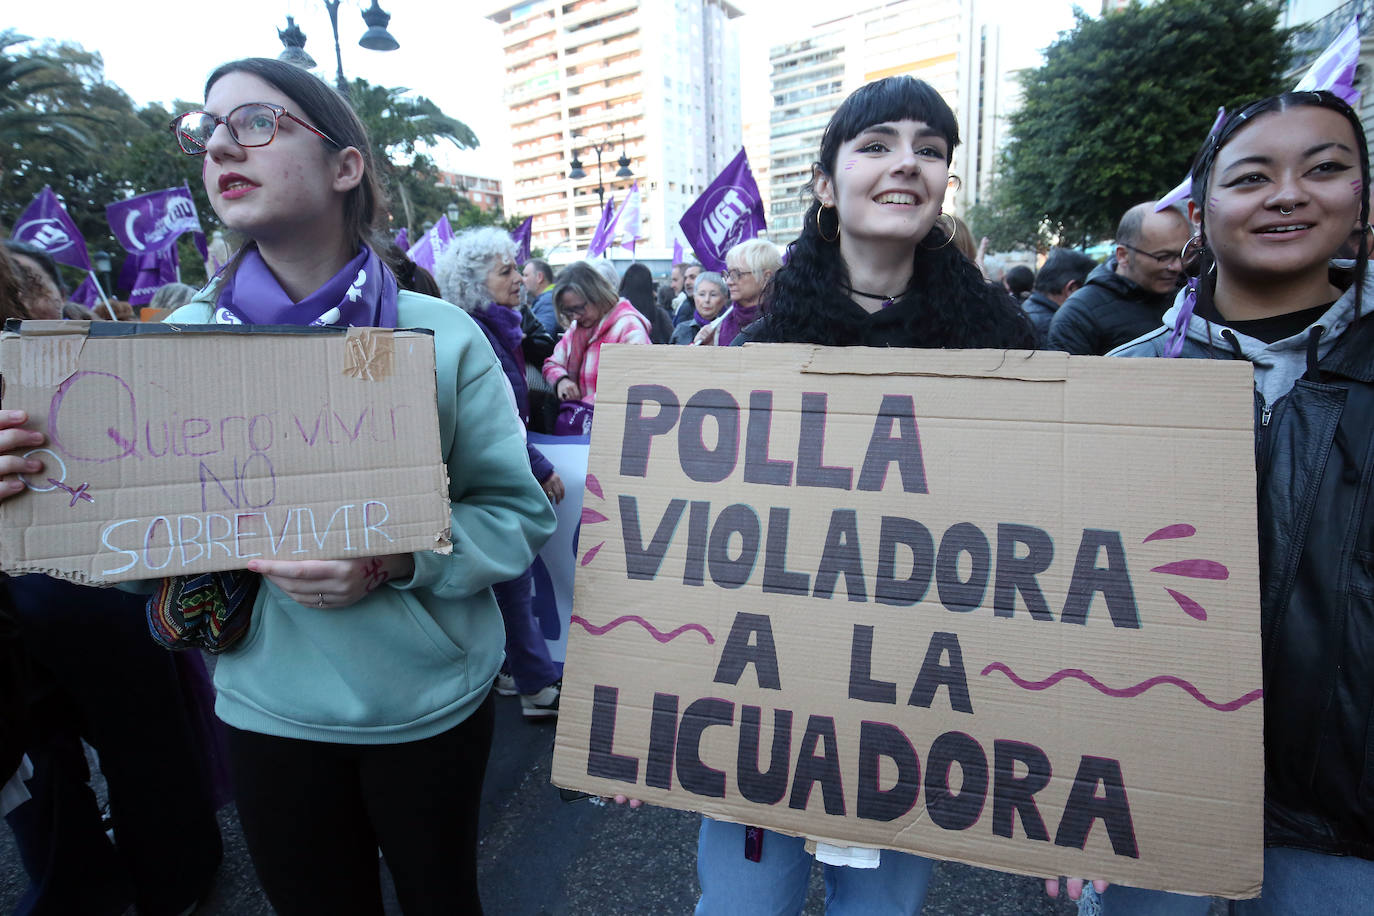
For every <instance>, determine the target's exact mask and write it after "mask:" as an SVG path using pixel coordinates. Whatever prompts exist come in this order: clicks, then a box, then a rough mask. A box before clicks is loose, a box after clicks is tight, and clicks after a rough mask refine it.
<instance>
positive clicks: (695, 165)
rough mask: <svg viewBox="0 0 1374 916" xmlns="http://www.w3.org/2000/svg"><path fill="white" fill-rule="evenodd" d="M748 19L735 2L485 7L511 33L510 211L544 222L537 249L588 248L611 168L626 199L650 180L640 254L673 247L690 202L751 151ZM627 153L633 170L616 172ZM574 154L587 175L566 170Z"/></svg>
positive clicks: (581, 1)
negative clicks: (744, 65)
mask: <svg viewBox="0 0 1374 916" xmlns="http://www.w3.org/2000/svg"><path fill="white" fill-rule="evenodd" d="M739 15H740V11H739V10H738V9H736V8H735V7H734V6H732V5H731V4H730V3H728V2H726V0H527V2H522V3H515V4H508V5H503V6H501V7H500V8H498V9H496V10H494V11H493V12H490V13H488V14H487V18H488V19H491V20H492V21H494V22H496V23H497V24H498V25H500V26H501V30H502V35H503V40H504V52H505V85H504V92H505V99H506V104H507V107H508V109H509V112H510V114H509V117H510V143H511V168H510V172H509V173H508V177H507V180H506V182H505V188H506V195H505V197H506V210H507V213H509V214H511V215H518V216H532V217H533V226H532V229H533V244H534V245H536V246H538V247H541V248H543V249H544V250H545V252H547V253H549V254H550V255H552V256H553V258H554V259H555V260H556V261H562V260H565V259H566V258H567V257H568V256H570V255H574V254H575V253H576V252H579V251H581V250H584V249H585V248H586V247H587V244H588V242H589V241H590V239H591V235H592V231H593V230H594V229H595V227H596V223H597V219H598V216H599V213H600V202H599V200H598V197H597V181H598V177H599V178H600V180H601V183H602V185H603V186H604V188H605V193H606V195H607V196H608V197H610V196H612V195H613V196H614V197H615V200H616V202H617V203H619V201H621V200H622V199H623V198H624V195H625V193H626V192H627V191H628V190H629V188H630V185H631V183H632V182H634V181H636V180H637V181H638V182H639V188H640V193H641V209H640V214H641V215H640V237H641V239H644V241H641V242H640V243H639V248H638V250H639V251H641V252H644V253H645V254H646V255H647V254H649V252H650V251H654V252H666V251H670V250H671V247H672V238H673V233H674V231H675V229H676V224H677V220H678V219H679V218H680V217H681V215H682V213H683V211H684V210H686V209H687V207H688V206H689V205H690V204H691V202H692V201H693V200H695V199H696V196H697V195H698V194H700V193H701V191H702V190H703V189H704V188H705V187H706V185H707V184H709V183H710V181H711V179H712V178H714V177H715V176H716V174H717V173H718V172H719V171H720V170H721V169H722V168H723V167H724V166H725V165H726V164H727V163H728V162H729V161H730V159H731V158H732V157H733V156H734V155H735V153H736V152H737V151H738V150H739V147H740V143H741V125H740V87H739V48H738V44H737V40H736V36H735V33H734V29H733V28H732V27H731V26H730V24H729V20H731V19H734V18H735V17H737V16H739ZM597 145H601V146H602V147H603V149H602V153H601V168H600V171H599V172H598V168H597V157H596V151H595V150H596V146H597ZM622 155H624V156H625V157H626V158H628V160H629V163H630V164H629V169H630V171H631V173H632V175H633V177H631V178H617V177H616V172H617V171H618V169H619V165H618V159H619V158H620V157H621V156H622ZM574 156H576V157H577V158H578V159H579V160H580V161H581V163H582V167H583V169H585V170H586V172H587V176H586V177H585V178H580V179H577V180H573V179H571V178H569V177H568V172H569V170H570V168H571V162H572V160H573V158H574ZM555 249H556V252H555Z"/></svg>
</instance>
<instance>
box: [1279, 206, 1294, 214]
mask: <svg viewBox="0 0 1374 916" xmlns="http://www.w3.org/2000/svg"><path fill="white" fill-rule="evenodd" d="M1279 213H1280V214H1282V215H1283V216H1292V215H1293V208H1292V207H1289V208H1288V209H1287V210H1285V209H1283V207H1279Z"/></svg>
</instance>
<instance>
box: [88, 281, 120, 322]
mask: <svg viewBox="0 0 1374 916" xmlns="http://www.w3.org/2000/svg"><path fill="white" fill-rule="evenodd" d="M86 274H87V275H88V276H89V277H90V278H91V282H92V283H94V284H95V291H96V293H97V294H98V295H99V296H100V301H101V302H103V303H105V311H106V312H107V313H109V316H110V320H111V321H118V320H119V316H118V315H116V314H115V310H114V306H113V305H110V298H109V297H108V296H106V295H105V290H103V289H101V288H100V278H99V277H97V276H96V275H95V271H93V270H88V271H86Z"/></svg>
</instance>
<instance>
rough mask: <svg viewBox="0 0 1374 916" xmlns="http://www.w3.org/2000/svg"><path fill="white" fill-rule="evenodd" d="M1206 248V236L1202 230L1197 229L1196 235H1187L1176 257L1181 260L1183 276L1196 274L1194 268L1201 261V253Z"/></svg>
mask: <svg viewBox="0 0 1374 916" xmlns="http://www.w3.org/2000/svg"><path fill="white" fill-rule="evenodd" d="M1206 250H1207V238H1206V236H1204V235H1203V233H1202V230H1201V229H1199V230H1198V234H1197V235H1190V236H1188V241H1186V242H1184V243H1183V249H1182V250H1181V251H1179V253H1178V258H1179V260H1180V261H1181V262H1183V274H1184V276H1189V277H1191V276H1196V275H1197V271H1196V268H1197V267H1198V265H1199V264H1200V263H1201V261H1202V253H1203V252H1204V251H1206Z"/></svg>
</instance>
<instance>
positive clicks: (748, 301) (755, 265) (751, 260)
mask: <svg viewBox="0 0 1374 916" xmlns="http://www.w3.org/2000/svg"><path fill="white" fill-rule="evenodd" d="M781 266H782V252H780V251H778V246H777V245H774V244H773V243H772V242H770V241H768V240H767V239H750V240H749V241H747V242H740V243H739V244H738V245H736V246H735V247H734V248H731V249H730V251H729V252H728V253H727V254H726V255H725V267H726V271H725V282H726V284H727V285H728V286H729V287H730V309H729V310H728V311H727V312H726V313H725V315H724V317H723V318H722V319H721V321H720V324H719V325H718V326H717V328H718V329H717V331H716V344H717V345H719V346H722V347H728V346H730V344H731V343H732V342H733V341H734V339H735V336H736V335H737V334H739V332H740V331H742V330H744V329H745V328H747V327H749V325H751V324H753V323H754V322H755V321H758V320H759V318H761V317H762V316H763V303H764V296H763V293H764V290H765V289H767V287H768V283H769V282H770V281H771V280H772V279H773V274H775V273H777V270H778V268H779V267H781Z"/></svg>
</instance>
